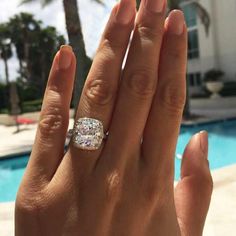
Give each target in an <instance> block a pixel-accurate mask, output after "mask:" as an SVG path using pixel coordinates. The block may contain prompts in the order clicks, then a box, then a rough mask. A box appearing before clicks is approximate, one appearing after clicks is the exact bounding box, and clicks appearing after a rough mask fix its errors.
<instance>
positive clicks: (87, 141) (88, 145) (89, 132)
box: [72, 117, 104, 150]
mask: <svg viewBox="0 0 236 236" xmlns="http://www.w3.org/2000/svg"><path fill="white" fill-rule="evenodd" d="M103 138H104V130H103V125H102V122H101V121H99V120H96V119H93V118H87V117H85V118H80V119H78V121H77V122H76V123H75V127H74V132H73V138H72V140H73V143H74V145H75V146H76V147H78V148H80V149H83V150H97V149H99V148H100V146H101V144H102V141H103Z"/></svg>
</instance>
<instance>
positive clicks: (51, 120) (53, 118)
mask: <svg viewBox="0 0 236 236" xmlns="http://www.w3.org/2000/svg"><path fill="white" fill-rule="evenodd" d="M64 120H65V119H64V116H63V115H62V114H60V109H59V108H50V111H47V113H45V114H43V115H42V118H41V120H40V121H39V124H38V129H39V131H40V133H41V135H43V136H44V137H48V136H51V135H55V134H58V131H60V130H61V129H63V128H64V127H65V124H64Z"/></svg>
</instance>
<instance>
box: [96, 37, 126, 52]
mask: <svg viewBox="0 0 236 236" xmlns="http://www.w3.org/2000/svg"><path fill="white" fill-rule="evenodd" d="M123 48H124V42H123V40H121V39H119V37H116V38H114V37H112V38H111V37H107V38H104V40H102V42H101V43H100V46H99V51H113V50H114V49H118V50H120V49H122V50H123Z"/></svg>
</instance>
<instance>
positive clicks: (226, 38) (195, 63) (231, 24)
mask: <svg viewBox="0 0 236 236" xmlns="http://www.w3.org/2000/svg"><path fill="white" fill-rule="evenodd" d="M199 2H200V3H201V4H202V5H203V6H204V7H205V8H206V9H207V11H208V12H209V13H210V16H211V26H210V31H209V35H208V36H206V33H205V30H204V27H203V25H202V23H201V21H200V19H198V30H199V32H198V33H199V48H200V58H199V59H192V60H189V62H188V71H189V72H198V71H200V72H202V73H205V72H206V71H207V70H209V69H211V68H216V69H221V70H223V71H224V72H225V73H226V76H225V79H228V80H236V0H227V1H223V0H200V1H199Z"/></svg>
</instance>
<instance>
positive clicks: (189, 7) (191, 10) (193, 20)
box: [182, 3, 197, 28]
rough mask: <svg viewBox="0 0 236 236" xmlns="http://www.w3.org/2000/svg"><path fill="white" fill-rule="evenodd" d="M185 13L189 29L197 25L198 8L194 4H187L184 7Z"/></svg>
mask: <svg viewBox="0 0 236 236" xmlns="http://www.w3.org/2000/svg"><path fill="white" fill-rule="evenodd" d="M182 8H183V12H184V15H185V20H186V23H187V26H188V28H189V27H193V26H196V25H197V13H196V8H195V7H194V5H193V4H191V3H190V4H186V5H184V6H183V7H182Z"/></svg>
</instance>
